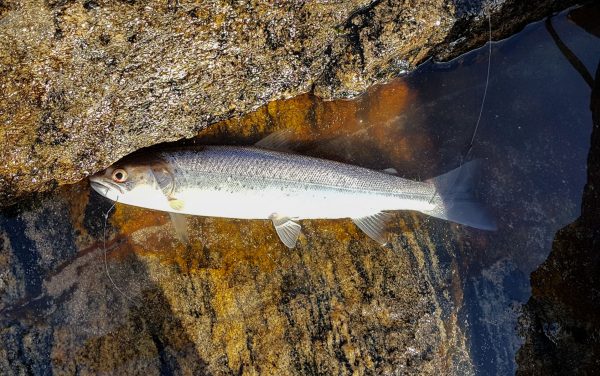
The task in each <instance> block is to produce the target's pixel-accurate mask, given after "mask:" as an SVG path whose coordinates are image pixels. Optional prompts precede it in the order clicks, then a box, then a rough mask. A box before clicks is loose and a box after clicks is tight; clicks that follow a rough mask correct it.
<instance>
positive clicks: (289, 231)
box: [271, 214, 302, 249]
mask: <svg viewBox="0 0 600 376" xmlns="http://www.w3.org/2000/svg"><path fill="white" fill-rule="evenodd" d="M271 220H272V221H273V226H275V231H276V232H277V235H278V236H279V239H281V241H282V242H283V244H285V245H286V247H288V248H290V249H291V248H294V247H295V246H296V242H297V241H298V236H300V232H301V230H302V226H300V225H299V224H298V223H297V222H294V220H293V219H291V218H288V217H281V216H278V215H276V214H274V215H272V216H271Z"/></svg>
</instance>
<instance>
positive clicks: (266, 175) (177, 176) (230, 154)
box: [90, 146, 495, 248]
mask: <svg viewBox="0 0 600 376" xmlns="http://www.w3.org/2000/svg"><path fill="white" fill-rule="evenodd" d="M476 164H477V163H476V162H469V163H466V164H464V165H462V166H460V167H458V168H457V169H455V170H452V171H450V172H448V173H446V174H444V175H441V176H438V177H436V178H433V179H430V180H426V181H423V182H418V181H412V180H407V179H404V178H401V177H399V176H396V175H394V174H391V173H388V172H384V171H376V170H370V169H367V168H362V167H358V166H354V165H349V164H344V163H340V162H334V161H330V160H324V159H318V158H313V157H308V156H303V155H298V154H292V153H287V152H280V151H273V150H267V149H262V148H259V147H233V146H205V147H201V148H199V147H193V148H179V149H172V150H163V151H154V152H146V153H142V154H139V153H138V154H136V153H134V154H133V155H131V156H129V157H125V158H124V159H122V160H121V161H119V162H117V163H116V164H114V165H113V166H111V167H109V168H107V169H106V170H104V171H101V172H99V173H98V174H96V175H94V176H92V177H90V183H91V186H92V188H93V189H94V190H95V191H96V192H98V193H100V194H101V195H102V196H105V197H107V198H109V199H111V200H114V201H118V202H120V203H123V204H128V205H134V206H140V207H144V208H149V209H154V210H161V211H165V212H169V213H170V214H171V215H172V218H173V219H174V224H175V225H176V229H177V228H178V227H179V229H178V233H180V234H181V233H182V231H183V230H182V229H181V223H182V222H181V216H180V215H181V214H184V215H185V214H187V215H200V216H213V217H227V218H240V219H270V220H272V222H273V225H274V226H275V230H276V232H277V234H278V235H279V238H280V239H281V241H282V242H283V243H284V244H285V245H286V246H287V247H289V248H293V247H294V246H295V245H296V242H297V239H298V236H299V235H300V232H301V226H300V224H299V223H298V221H299V220H302V219H320V218H351V219H352V220H353V221H354V223H356V225H357V226H358V227H359V228H360V229H361V230H363V231H364V232H365V233H366V234H367V235H368V236H369V237H371V238H372V239H374V240H375V241H377V242H378V243H381V244H385V243H386V242H387V239H386V233H385V227H386V222H387V221H388V220H389V218H390V214H389V213H388V212H389V211H394V210H416V211H419V212H421V213H424V214H427V215H430V216H433V217H437V218H442V219H446V220H449V221H453V222H457V223H460V224H464V225H468V226H472V227H476V228H480V229H486V230H492V229H494V228H495V224H494V222H493V220H492V219H491V217H490V216H489V215H488V214H487V212H486V210H485V209H484V207H483V206H481V205H480V204H478V203H477V202H475V201H474V200H473V197H472V196H471V195H470V184H471V181H472V176H473V172H474V170H475V169H476ZM182 236H183V237H185V235H182Z"/></svg>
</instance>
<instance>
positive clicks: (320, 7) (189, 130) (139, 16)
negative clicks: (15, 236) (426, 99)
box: [0, 0, 575, 205]
mask: <svg viewBox="0 0 600 376" xmlns="http://www.w3.org/2000/svg"><path fill="white" fill-rule="evenodd" d="M574 3H575V1H571V0H564V1H552V0H546V1H539V2H522V1H517V0H507V1H497V2H494V3H493V4H492V7H491V18H492V28H493V32H494V38H502V37H506V36H508V35H510V34H511V33H513V32H515V31H516V30H517V29H519V28H521V27H522V26H523V25H524V24H525V23H527V22H530V21H532V20H535V19H539V18H541V17H543V16H546V15H548V14H550V13H551V12H553V11H555V10H558V9H563V8H565V7H567V6H569V5H571V4H574ZM483 14H484V3H481V2H479V1H470V0H463V1H451V0H446V1H441V0H437V1H436V0H420V1H414V2H411V5H410V6H409V5H407V3H406V2H400V1H397V2H395V1H393V2H382V1H379V0H375V1H371V2H369V1H364V0H355V1H347V2H339V3H335V2H334V3H328V2H319V1H309V2H297V1H288V2H283V3H281V2H280V3H278V4H277V5H276V6H273V5H271V4H270V3H269V4H267V3H245V2H240V3H236V2H234V3H231V2H225V1H215V2H200V3H192V2H187V1H149V2H146V1H144V2H141V1H139V2H138V1H135V0H128V1H108V0H107V1H103V0H81V1H73V0H45V1H43V0H32V1H18V0H5V1H2V2H0V25H1V27H0V124H1V126H2V131H1V132H0V145H3V146H2V161H3V162H4V163H2V164H1V165H0V205H7V204H10V203H12V202H14V201H15V200H16V199H17V198H19V197H22V196H23V195H26V194H28V193H31V192H36V191H43V190H47V189H50V188H52V187H55V186H57V185H62V184H67V183H74V182H77V181H79V180H81V179H83V178H84V177H86V176H88V175H90V174H92V173H94V172H96V171H98V170H100V169H102V168H104V167H106V166H107V165H109V164H110V163H112V162H114V161H116V160H117V159H119V158H120V157H122V156H124V155H126V154H128V153H130V152H132V151H134V150H136V149H139V148H142V147H145V146H149V145H152V144H156V143H160V142H165V141H173V140H177V139H181V138H186V137H192V136H194V135H195V134H197V132H198V131H200V130H202V129H204V128H205V127H207V126H208V125H210V124H212V123H214V122H216V121H219V120H223V119H227V118H231V117H232V116H236V115H240V114H244V113H247V112H249V111H252V110H255V109H256V108H258V107H259V106H261V105H263V104H265V103H267V102H269V101H272V100H274V99H280V98H287V97H291V96H295V95H297V94H301V93H306V92H312V93H314V94H316V95H318V96H321V97H323V98H325V99H332V98H340V97H350V96H354V95H357V94H359V93H361V92H363V91H364V90H365V89H366V88H368V87H370V86H371V85H373V84H375V83H379V82H384V81H386V80H388V79H390V78H391V77H394V76H397V75H399V74H402V73H405V72H407V71H409V70H411V69H413V68H414V67H415V66H416V65H417V64H418V63H420V62H422V61H424V60H425V59H427V58H429V57H438V58H443V59H448V58H451V57H453V56H457V55H458V54H460V53H463V52H465V51H466V50H468V49H470V48H473V47H475V46H477V45H481V44H482V43H483V42H484V41H485V40H486V39H487V29H486V26H487V22H486V18H485V17H483Z"/></svg>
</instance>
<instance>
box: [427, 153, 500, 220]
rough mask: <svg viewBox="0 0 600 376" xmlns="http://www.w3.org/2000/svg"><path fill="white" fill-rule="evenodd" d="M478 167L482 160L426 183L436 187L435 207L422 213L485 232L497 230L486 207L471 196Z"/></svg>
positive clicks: (466, 164)
mask: <svg viewBox="0 0 600 376" xmlns="http://www.w3.org/2000/svg"><path fill="white" fill-rule="evenodd" d="M479 167H480V163H479V161H477V160H474V161H471V162H467V163H465V164H463V165H462V166H460V167H458V168H456V169H454V170H452V171H450V172H447V173H445V174H443V175H440V176H438V177H435V178H433V179H429V180H427V182H428V183H431V184H433V185H434V186H435V194H434V196H433V197H432V200H433V202H434V203H435V204H436V206H435V208H434V209H433V210H429V211H423V213H425V214H427V215H431V216H432V217H437V218H441V219H446V220H449V221H452V222H456V223H460V224H463V225H467V226H471V227H475V228H479V229H482V230H496V222H495V220H494V218H493V217H492V216H491V215H490V213H489V212H488V210H487V209H486V208H485V207H484V206H483V205H481V204H480V203H478V202H476V201H475V199H474V197H473V194H472V193H473V192H472V185H473V181H474V178H475V176H476V175H477V172H478V171H479Z"/></svg>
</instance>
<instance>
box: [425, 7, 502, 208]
mask: <svg viewBox="0 0 600 376" xmlns="http://www.w3.org/2000/svg"><path fill="white" fill-rule="evenodd" d="M486 8H487V21H488V35H489V39H488V62H487V72H486V76H485V87H484V89H483V96H482V98H481V107H480V108H479V115H478V116H477V121H476V122H475V128H474V129H473V134H472V135H471V140H470V141H469V144H468V145H467V148H466V152H463V154H462V155H461V158H460V163H459V166H462V165H463V164H464V162H465V160H468V159H469V156H470V155H471V152H472V151H473V146H474V143H475V137H476V136H477V131H478V130H479V124H480V123H481V117H482V116H483V108H484V106H485V99H486V98H487V92H488V87H489V85H490V71H491V67H492V11H491V9H490V6H489V5H488V6H487V7H486ZM461 172H462V171H461ZM460 175H461V174H460V172H459V174H458V176H456V178H455V179H454V182H453V183H452V184H450V185H449V186H450V187H453V186H454V185H455V184H456V182H457V181H458V180H459V178H460ZM438 193H439V192H438V187H435V191H434V192H433V196H431V199H430V200H429V203H430V204H431V203H433V200H434V199H435V198H436V196H437V195H438Z"/></svg>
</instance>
